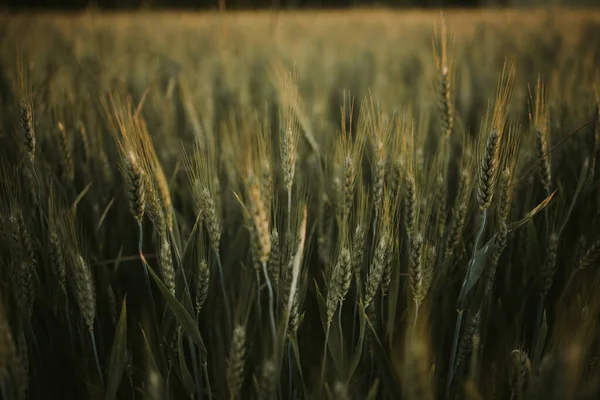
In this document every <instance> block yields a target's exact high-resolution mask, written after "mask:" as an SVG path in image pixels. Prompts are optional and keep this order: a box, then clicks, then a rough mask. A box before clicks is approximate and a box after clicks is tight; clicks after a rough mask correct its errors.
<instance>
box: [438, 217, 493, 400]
mask: <svg viewBox="0 0 600 400" xmlns="http://www.w3.org/2000/svg"><path fill="white" fill-rule="evenodd" d="M486 222H487V208H486V209H484V210H483V214H482V219H481V227H480V228H479V231H478V232H477V236H476V237H475V243H474V244H473V253H472V254H471V260H470V261H469V266H468V267H467V274H466V275H465V279H464V280H463V284H462V286H463V287H464V286H465V285H466V284H467V282H468V280H469V276H471V272H472V269H473V265H474V264H475V257H476V256H477V249H478V248H479V242H480V241H481V238H482V237H483V233H484V231H485V225H486ZM464 310H465V305H464V304H458V305H457V311H458V315H457V316H456V328H455V329H454V338H453V340H452V353H451V354H450V365H449V367H448V379H447V382H446V395H445V398H446V399H448V398H450V389H451V388H452V380H453V379H454V372H455V371H454V363H455V360H456V351H457V349H458V338H459V337H460V327H461V324H462V317H463V313H464Z"/></svg>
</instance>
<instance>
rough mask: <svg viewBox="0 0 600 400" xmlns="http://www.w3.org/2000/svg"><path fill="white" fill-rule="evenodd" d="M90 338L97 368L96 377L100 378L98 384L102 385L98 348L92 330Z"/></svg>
mask: <svg viewBox="0 0 600 400" xmlns="http://www.w3.org/2000/svg"><path fill="white" fill-rule="evenodd" d="M90 338H91V339H92V350H93V352H94V360H95V362H96V369H97V370H98V377H99V378H100V385H101V386H104V377H103V376H102V368H100V359H99V358H98V349H97V348H96V338H95V336H94V331H90Z"/></svg>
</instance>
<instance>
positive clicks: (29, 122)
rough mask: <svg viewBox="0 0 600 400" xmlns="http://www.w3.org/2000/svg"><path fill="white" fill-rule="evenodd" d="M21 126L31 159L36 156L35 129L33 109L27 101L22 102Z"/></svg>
mask: <svg viewBox="0 0 600 400" xmlns="http://www.w3.org/2000/svg"><path fill="white" fill-rule="evenodd" d="M20 108H21V128H22V129H23V136H24V138H25V147H26V148H27V153H29V158H30V159H31V161H33V159H34V158H35V142H36V140H35V129H34V126H33V110H32V107H31V104H29V103H28V102H27V101H23V102H21V106H20Z"/></svg>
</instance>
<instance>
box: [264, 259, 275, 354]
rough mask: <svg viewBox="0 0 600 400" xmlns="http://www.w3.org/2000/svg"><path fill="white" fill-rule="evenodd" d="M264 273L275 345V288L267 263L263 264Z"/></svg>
mask: <svg viewBox="0 0 600 400" xmlns="http://www.w3.org/2000/svg"><path fill="white" fill-rule="evenodd" d="M262 271H263V275H264V277H265V281H266V283H267V291H268V292H269V318H270V319H271V333H272V334H273V344H275V341H276V340H277V329H276V328H275V311H274V310H275V297H274V296H273V286H272V285H271V279H270V278H269V272H268V271H267V263H266V262H263V263H262Z"/></svg>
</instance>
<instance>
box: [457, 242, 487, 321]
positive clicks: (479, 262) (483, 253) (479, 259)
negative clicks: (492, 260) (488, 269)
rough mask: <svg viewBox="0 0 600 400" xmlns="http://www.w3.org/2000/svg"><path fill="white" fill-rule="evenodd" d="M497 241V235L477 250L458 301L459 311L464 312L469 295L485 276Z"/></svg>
mask: <svg viewBox="0 0 600 400" xmlns="http://www.w3.org/2000/svg"><path fill="white" fill-rule="evenodd" d="M495 240H496V235H494V236H492V238H491V239H490V240H488V242H487V243H486V244H485V245H484V246H483V247H482V248H480V249H479V250H477V254H476V255H475V260H474V261H473V268H471V270H470V271H469V276H467V278H466V280H465V284H464V285H463V286H462V287H461V289H460V294H459V295H458V300H457V301H456V308H457V309H458V310H464V308H465V303H466V301H467V295H468V294H469V292H470V291H471V289H473V287H474V286H475V284H476V283H477V281H479V278H481V275H482V274H483V270H484V269H485V264H486V261H487V258H488V256H489V255H490V253H491V249H492V245H493V244H494V241H495Z"/></svg>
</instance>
